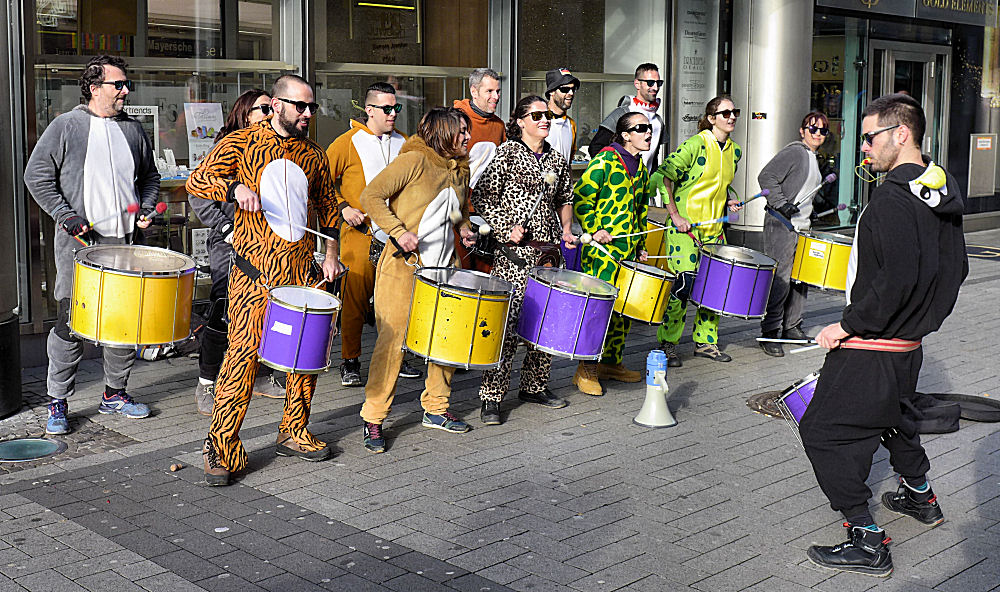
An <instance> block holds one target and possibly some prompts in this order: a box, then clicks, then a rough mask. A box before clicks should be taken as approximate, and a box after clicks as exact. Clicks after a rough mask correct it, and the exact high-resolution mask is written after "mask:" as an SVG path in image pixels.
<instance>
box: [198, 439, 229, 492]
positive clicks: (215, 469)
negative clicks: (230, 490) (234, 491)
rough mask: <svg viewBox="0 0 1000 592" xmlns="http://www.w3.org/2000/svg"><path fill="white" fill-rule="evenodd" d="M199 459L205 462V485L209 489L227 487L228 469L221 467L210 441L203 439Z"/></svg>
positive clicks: (217, 454)
mask: <svg viewBox="0 0 1000 592" xmlns="http://www.w3.org/2000/svg"><path fill="white" fill-rule="evenodd" d="M201 457H202V459H204V461H205V483H207V484H208V486H209V487H225V486H226V485H229V469H227V468H226V467H224V466H222V461H220V460H219V453H218V452H216V451H215V447H214V446H212V439H211V438H205V443H204V444H203V445H202V447H201Z"/></svg>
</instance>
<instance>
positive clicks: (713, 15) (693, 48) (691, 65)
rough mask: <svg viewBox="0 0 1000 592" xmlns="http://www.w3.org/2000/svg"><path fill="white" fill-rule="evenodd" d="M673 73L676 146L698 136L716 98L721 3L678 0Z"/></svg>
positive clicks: (673, 125) (715, 1)
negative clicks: (703, 120)
mask: <svg viewBox="0 0 1000 592" xmlns="http://www.w3.org/2000/svg"><path fill="white" fill-rule="evenodd" d="M675 11H676V12H675V19H674V35H673V36H674V39H676V40H677V51H676V52H675V53H674V65H673V71H674V72H675V76H676V80H677V83H676V89H675V93H676V104H675V105H676V106H675V109H676V113H675V114H674V121H673V122H671V125H670V129H672V130H673V132H672V136H673V138H674V139H675V140H676V141H677V142H681V141H683V140H684V139H685V138H688V137H691V136H693V135H695V134H697V133H698V120H699V118H700V117H701V114H702V113H703V112H704V110H705V104H706V103H708V101H710V100H711V99H712V97H714V96H715V95H716V80H717V79H718V76H719V71H718V63H719V58H718V47H719V2H718V0H678V1H677V2H676V4H675Z"/></svg>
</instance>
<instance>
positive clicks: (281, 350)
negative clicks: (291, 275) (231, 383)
mask: <svg viewBox="0 0 1000 592" xmlns="http://www.w3.org/2000/svg"><path fill="white" fill-rule="evenodd" d="M339 312H340V300H339V299H338V298H337V297H335V296H333V295H331V294H328V293H327V292H324V291H323V290H318V289H316V288H308V287H305V286H278V287H275V288H271V290H270V291H269V292H268V293H267V311H266V312H265V314H264V332H263V333H262V334H261V337H260V347H258V348H257V355H258V356H259V357H260V361H261V362H263V363H264V364H266V365H268V366H270V367H271V368H274V369H276V370H283V371H285V372H292V373H294V374H319V373H320V372H323V371H325V370H326V369H327V368H329V367H330V347H331V346H332V345H333V338H334V336H335V335H336V334H337V314H338V313H339Z"/></svg>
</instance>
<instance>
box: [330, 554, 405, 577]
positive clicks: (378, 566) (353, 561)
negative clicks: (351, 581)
mask: <svg viewBox="0 0 1000 592" xmlns="http://www.w3.org/2000/svg"><path fill="white" fill-rule="evenodd" d="M333 565H336V566H337V567H339V568H341V569H343V570H346V571H349V572H351V573H352V574H354V575H357V576H360V577H362V578H364V579H366V580H369V581H371V582H376V583H382V582H385V581H386V580H391V579H392V578H396V577H399V576H401V575H403V574H404V573H406V572H405V571H404V570H403V569H401V568H399V567H397V566H395V565H392V564H391V563H388V562H386V561H383V560H381V559H375V558H374V557H371V556H370V555H366V554H364V553H361V552H358V551H355V552H353V553H348V554H347V555H342V556H340V557H338V558H337V559H336V560H334V561H333Z"/></svg>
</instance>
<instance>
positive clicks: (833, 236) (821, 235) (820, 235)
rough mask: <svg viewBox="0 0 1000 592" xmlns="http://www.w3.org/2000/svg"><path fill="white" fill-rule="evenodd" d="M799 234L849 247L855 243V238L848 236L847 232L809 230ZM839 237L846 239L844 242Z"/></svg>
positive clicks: (810, 238) (807, 237)
mask: <svg viewBox="0 0 1000 592" xmlns="http://www.w3.org/2000/svg"><path fill="white" fill-rule="evenodd" d="M799 234H800V235H802V238H806V239H809V240H815V241H820V242H824V243H830V244H832V245H841V246H844V247H849V246H851V245H852V244H854V239H853V238H852V237H850V236H847V235H846V234H837V233H836V232H822V231H815V232H810V231H807V232H801V233H799ZM828 237H829V238H828ZM837 239H844V242H841V241H839V240H837Z"/></svg>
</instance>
